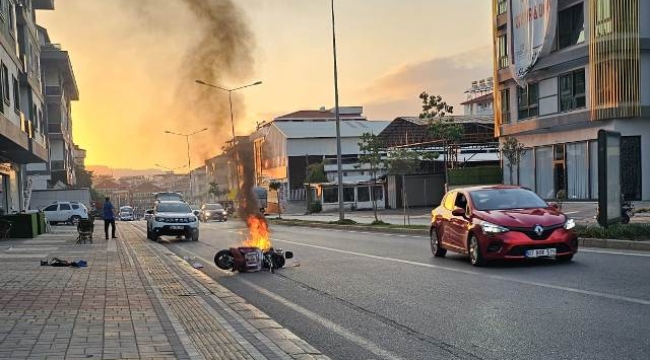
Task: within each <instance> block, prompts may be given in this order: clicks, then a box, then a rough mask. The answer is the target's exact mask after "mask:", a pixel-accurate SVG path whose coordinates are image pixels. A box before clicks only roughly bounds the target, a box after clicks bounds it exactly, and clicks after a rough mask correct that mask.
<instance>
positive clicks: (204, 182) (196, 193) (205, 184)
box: [190, 165, 210, 204]
mask: <svg viewBox="0 0 650 360" xmlns="http://www.w3.org/2000/svg"><path fill="white" fill-rule="evenodd" d="M191 178H192V197H193V198H192V199H191V201H190V202H191V203H192V204H201V203H203V202H205V201H207V199H208V198H209V196H208V195H209V194H208V191H209V190H210V184H209V181H208V171H207V167H206V166H205V165H203V166H199V167H197V168H195V169H194V170H192V176H191Z"/></svg>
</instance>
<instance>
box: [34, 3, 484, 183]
mask: <svg viewBox="0 0 650 360" xmlns="http://www.w3.org/2000/svg"><path fill="white" fill-rule="evenodd" d="M196 1H199V3H200V1H203V3H201V5H202V6H203V4H208V5H205V6H213V7H211V8H210V9H209V10H210V11H212V12H210V11H208V10H205V9H198V10H197V9H196V8H192V7H190V6H189V5H192V4H193V3H194V4H196ZM228 3H229V1H227V0H137V1H135V0H66V1H56V2H55V5H56V10H54V11H39V12H38V13H37V21H38V23H39V24H40V25H42V26H44V27H46V28H47V29H48V32H49V35H50V38H51V39H52V41H53V42H55V43H60V44H61V45H62V47H63V49H64V50H67V51H69V53H70V57H71V60H72V64H73V69H74V73H75V76H76V79H77V83H78V86H79V91H80V101H78V102H75V103H74V104H73V129H74V132H73V135H74V141H75V143H77V144H78V145H80V146H81V147H82V148H85V149H87V150H88V157H87V159H86V163H87V164H91V165H108V166H111V167H122V168H125V167H126V168H133V169H145V168H154V167H155V166H154V164H156V163H159V164H162V165H164V166H167V167H170V168H171V167H174V168H175V167H178V166H182V165H185V164H186V163H187V152H186V151H187V150H186V145H185V139H184V138H181V137H177V136H173V135H169V134H165V133H164V131H165V130H169V131H174V132H180V133H190V132H193V131H195V130H199V129H202V128H204V127H208V128H209V131H207V132H204V133H202V134H199V135H196V136H193V137H192V138H191V139H192V140H191V147H192V151H191V152H192V166H193V167H195V166H197V165H199V164H200V163H201V162H202V161H203V160H204V159H205V158H207V157H209V156H214V155H216V154H218V153H219V152H220V148H221V146H222V144H223V141H224V140H227V139H228V138H229V137H230V123H229V117H228V116H229V115H228V114H229V113H228V98H227V94H226V93H221V92H218V91H213V90H211V89H209V88H205V87H201V86H200V85H197V84H195V83H194V80H195V79H194V78H193V77H203V78H204V80H205V81H208V82H211V81H213V82H218V85H220V86H223V87H237V86H240V85H245V84H248V83H252V82H255V81H258V80H261V81H263V84H262V85H260V86H255V87H251V88H248V89H245V90H243V91H242V92H241V93H239V94H237V95H236V97H235V111H234V113H235V117H236V119H237V124H236V131H237V133H238V134H241V135H243V134H248V133H249V132H250V131H251V130H252V129H253V128H254V126H255V122H256V121H261V120H270V119H272V118H273V117H275V116H278V115H282V114H285V113H289V112H293V111H296V110H301V109H317V108H320V107H321V106H325V107H328V108H330V107H333V103H334V94H333V80H332V52H331V51H332V48H331V45H332V43H331V23H330V10H329V4H330V2H329V1H328V0H271V1H269V0H237V1H234V4H235V6H236V7H238V10H235V11H232V12H228V11H231V10H232V9H230V8H228V7H227V5H228ZM490 3H491V2H490V1H488V0H426V1H425V0H338V1H336V11H337V13H336V15H337V40H338V46H339V48H338V51H339V54H338V55H339V56H338V60H339V86H340V102H341V105H342V106H343V105H362V106H364V108H365V114H366V115H367V116H368V117H369V119H371V120H392V119H394V118H395V117H396V116H400V115H417V114H418V113H419V110H420V106H419V102H418V97H417V96H418V94H419V93H420V92H422V91H428V92H431V93H435V94H440V95H442V96H443V97H444V98H445V99H448V100H449V101H451V102H452V103H454V104H455V105H458V103H459V102H461V101H462V100H463V99H464V94H463V91H464V90H465V89H466V88H468V87H469V85H470V82H471V81H472V80H478V79H482V78H485V77H489V76H491V65H492V62H491V58H490V55H491V48H490V42H491V24H490ZM195 6H198V5H195ZM223 6H226V7H223ZM224 9H228V11H226V10H224ZM206 13H207V14H208V15H205V14H206ZM206 39H207V40H206ZM206 44H207V46H206ZM215 44H216V45H215ZM226 45H228V46H232V48H229V50H226V49H225V48H224V47H223V46H226ZM204 50H205V51H204ZM206 59H207V60H206ZM224 63H227V64H225V65H224ZM197 74H199V75H197ZM455 113H462V109H460V107H458V106H457V107H456V111H455ZM181 171H185V169H182V170H181Z"/></svg>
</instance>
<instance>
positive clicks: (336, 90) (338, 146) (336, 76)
mask: <svg viewBox="0 0 650 360" xmlns="http://www.w3.org/2000/svg"><path fill="white" fill-rule="evenodd" d="M331 3H332V52H333V55H334V113H335V117H336V163H337V166H336V170H337V172H338V193H339V221H343V220H345V213H344V212H343V165H342V164H341V163H342V160H341V116H340V113H339V73H338V64H337V61H336V28H335V21H334V0H331Z"/></svg>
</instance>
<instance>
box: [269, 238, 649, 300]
mask: <svg viewBox="0 0 650 360" xmlns="http://www.w3.org/2000/svg"><path fill="white" fill-rule="evenodd" d="M272 240H273V241H279V242H284V243H288V244H292V245H299V246H305V247H310V248H314V249H319V250H327V251H332V252H337V253H340V254H347V255H354V256H361V257H366V258H370V259H375V260H382V261H390V262H395V263H401V264H407V265H414V266H420V267H426V268H430V269H439V270H446V271H450V272H456V273H461V274H468V275H474V276H481V277H487V278H490V279H495V280H501V281H508V282H513V283H518V284H526V285H532V286H538V287H543V288H547V289H554V290H562V291H567V292H571V293H576V294H582V295H591V296H596V297H601V298H605V299H612V300H620V301H625V302H630V303H634V304H641V305H650V300H645V299H638V298H632V297H627V296H620V295H614V294H607V293H602V292H598V291H591V290H582V289H576V288H572V287H568V286H559V285H552V284H546V283H542V282H538V281H527V280H518V279H512V278H507V277H503V276H498V275H487V274H483V273H479V272H476V271H470V270H462V269H454V268H449V267H445V266H440V265H432V264H425V263H420V262H416V261H409V260H402V259H395V258H389V257H385V256H378V255H370V254H365V253H360V252H356V251H348V250H341V249H335V248H329V247H326V246H319V245H311V244H305V243H301V242H296V241H290V240H283V239H278V238H273V239H272Z"/></svg>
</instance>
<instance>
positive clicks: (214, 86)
mask: <svg viewBox="0 0 650 360" xmlns="http://www.w3.org/2000/svg"><path fill="white" fill-rule="evenodd" d="M195 82H196V83H197V84H200V85H205V86H209V87H212V88H215V89H219V90H223V91H226V92H228V103H229V105H230V127H231V129H232V147H233V150H234V151H235V168H236V171H235V175H236V179H237V188H239V153H238V152H237V147H236V146H237V137H236V136H235V117H234V114H233V111H232V93H233V91H237V90H241V89H244V88H247V87H251V86H256V85H261V84H262V82H261V81H256V82H254V83H252V84H248V85H244V86H240V87H237V88H233V89H227V88H224V87H221V86H218V85H214V84H209V83H206V82H205V81H203V80H198V79H197V80H195Z"/></svg>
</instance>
